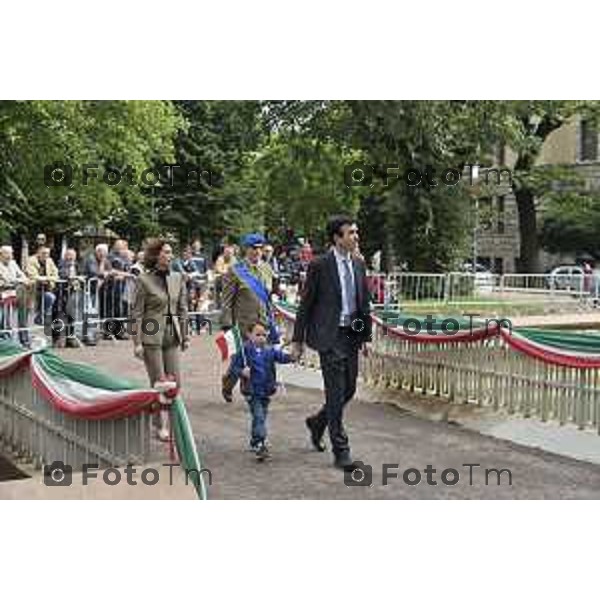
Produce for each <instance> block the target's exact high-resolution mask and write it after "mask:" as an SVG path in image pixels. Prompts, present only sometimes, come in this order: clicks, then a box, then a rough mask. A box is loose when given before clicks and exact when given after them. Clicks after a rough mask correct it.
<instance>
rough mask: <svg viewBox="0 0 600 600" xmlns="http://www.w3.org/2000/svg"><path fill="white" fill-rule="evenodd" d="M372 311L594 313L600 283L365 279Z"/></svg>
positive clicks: (462, 276)
mask: <svg viewBox="0 0 600 600" xmlns="http://www.w3.org/2000/svg"><path fill="white" fill-rule="evenodd" d="M368 279H369V285H370V289H371V295H372V299H373V302H374V304H375V306H376V307H407V306H411V305H458V304H460V305H466V306H468V305H469V304H477V305H481V304H490V305H493V304H499V305H506V304H513V305H530V306H538V307H540V308H544V309H548V310H551V309H553V308H555V309H557V310H562V309H573V310H577V311H578V310H582V309H591V308H595V307H596V304H597V299H598V296H599V294H600V281H599V280H598V279H597V278H596V277H593V276H587V275H575V274H573V275H569V276H561V275H558V276H553V275H547V274H540V273H534V274H528V273H524V274H522V273H518V274H506V275H494V274H491V273H408V272H407V273H404V272H401V273H374V272H371V273H369V274H368Z"/></svg>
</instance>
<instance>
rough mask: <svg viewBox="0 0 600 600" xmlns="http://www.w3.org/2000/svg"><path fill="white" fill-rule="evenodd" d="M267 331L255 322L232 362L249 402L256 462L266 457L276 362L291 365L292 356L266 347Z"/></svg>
mask: <svg viewBox="0 0 600 600" xmlns="http://www.w3.org/2000/svg"><path fill="white" fill-rule="evenodd" d="M267 337H268V334H267V328H266V326H265V325H264V324H263V323H255V324H254V325H252V327H251V328H250V329H249V332H248V341H247V342H246V343H245V344H244V351H243V352H238V353H237V354H236V355H235V357H234V359H233V362H232V367H231V368H232V372H233V374H234V375H235V376H236V377H238V378H239V377H240V376H241V381H242V383H241V391H242V394H243V395H244V396H245V397H246V400H247V401H248V407H249V408H250V414H251V415H252V428H251V435H250V449H251V450H252V451H254V452H255V453H256V458H257V459H258V460H261V461H262V460H265V459H266V458H269V449H268V447H267V444H266V440H267V411H268V408H269V402H270V400H271V396H272V395H273V394H274V393H275V392H276V391H277V372H276V369H275V363H280V364H286V363H290V362H293V358H292V357H291V355H289V354H287V353H286V352H283V351H282V350H279V349H277V348H273V347H272V346H268V345H267Z"/></svg>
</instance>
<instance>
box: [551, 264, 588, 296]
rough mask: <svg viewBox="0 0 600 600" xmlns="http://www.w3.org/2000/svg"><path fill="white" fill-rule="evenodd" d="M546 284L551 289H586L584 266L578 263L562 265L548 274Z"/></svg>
mask: <svg viewBox="0 0 600 600" xmlns="http://www.w3.org/2000/svg"><path fill="white" fill-rule="evenodd" d="M546 285H547V286H548V288H549V289H551V290H568V291H577V292H579V291H582V290H583V289H584V272H583V268H582V267H579V266H577V265H560V266H558V267H555V268H554V269H552V271H550V273H549V274H548V275H547V276H546Z"/></svg>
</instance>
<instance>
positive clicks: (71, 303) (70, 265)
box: [52, 248, 84, 348]
mask: <svg viewBox="0 0 600 600" xmlns="http://www.w3.org/2000/svg"><path fill="white" fill-rule="evenodd" d="M58 275H59V277H60V280H59V281H58V284H57V286H56V303H55V310H54V314H55V316H56V317H58V318H59V319H60V321H62V323H60V324H57V327H53V328H52V340H53V342H54V345H55V346H57V347H60V348H62V347H63V346H64V345H65V341H66V346H67V347H69V348H77V347H79V344H78V342H77V340H76V338H75V327H74V323H75V322H77V321H81V320H82V319H83V291H84V290H83V284H82V281H81V278H80V277H79V269H78V265H77V251H76V250H75V249H74V248H67V250H66V251H65V256H64V258H63V259H62V260H61V261H60V263H59V265H58ZM65 317H67V318H66V319H65Z"/></svg>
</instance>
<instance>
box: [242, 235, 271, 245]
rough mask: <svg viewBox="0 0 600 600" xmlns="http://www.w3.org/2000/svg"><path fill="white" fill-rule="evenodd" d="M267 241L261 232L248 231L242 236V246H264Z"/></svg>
mask: <svg viewBox="0 0 600 600" xmlns="http://www.w3.org/2000/svg"><path fill="white" fill-rule="evenodd" d="M266 243H267V241H266V240H265V238H264V237H263V235H262V233H248V234H246V235H245V236H244V237H243V238H242V246H244V247H245V248H248V247H251V246H264V245H265V244H266Z"/></svg>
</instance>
